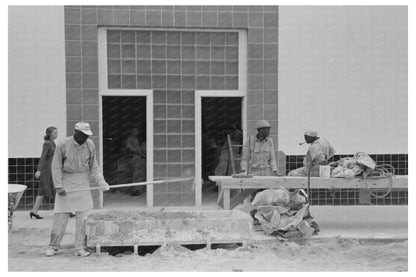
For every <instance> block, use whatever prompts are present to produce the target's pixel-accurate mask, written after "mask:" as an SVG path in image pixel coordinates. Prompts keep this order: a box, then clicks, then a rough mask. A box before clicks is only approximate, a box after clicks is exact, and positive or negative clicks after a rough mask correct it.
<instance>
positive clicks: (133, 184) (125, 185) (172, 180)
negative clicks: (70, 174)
mask: <svg viewBox="0 0 416 277" xmlns="http://www.w3.org/2000/svg"><path fill="white" fill-rule="evenodd" d="M192 179H194V177H190V178H180V179H170V180H159V181H149V182H140V183H130V184H120V185H114V186H110V189H115V188H127V187H135V186H145V185H150V184H163V183H173V182H184V181H189V180H192ZM96 189H100V187H94V188H84V189H73V190H67V191H65V192H76V191H87V190H96Z"/></svg>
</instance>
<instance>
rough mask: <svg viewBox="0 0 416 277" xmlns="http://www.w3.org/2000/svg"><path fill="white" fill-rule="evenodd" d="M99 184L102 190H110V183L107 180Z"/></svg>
mask: <svg viewBox="0 0 416 277" xmlns="http://www.w3.org/2000/svg"><path fill="white" fill-rule="evenodd" d="M99 186H100V191H109V190H110V186H109V185H108V183H107V182H106V181H102V182H100V183H99Z"/></svg>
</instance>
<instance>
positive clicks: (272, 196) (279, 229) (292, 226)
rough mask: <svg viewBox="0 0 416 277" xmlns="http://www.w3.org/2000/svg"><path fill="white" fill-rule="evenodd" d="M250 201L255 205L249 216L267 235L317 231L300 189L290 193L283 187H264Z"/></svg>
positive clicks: (299, 233)
mask: <svg viewBox="0 0 416 277" xmlns="http://www.w3.org/2000/svg"><path fill="white" fill-rule="evenodd" d="M251 204H252V205H253V206H254V209H253V210H252V211H251V215H252V217H253V218H254V219H255V222H256V223H259V224H260V225H261V227H262V228H263V231H264V232H265V233H266V234H268V235H273V236H281V237H284V238H292V237H310V236H312V235H313V234H317V233H318V232H319V227H318V224H317V223H316V222H315V221H312V219H313V218H312V217H311V215H310V212H309V204H308V203H307V195H306V193H305V192H304V191H303V190H301V189H297V190H295V191H293V192H289V191H288V190H286V189H285V188H283V187H280V188H278V189H266V190H264V191H261V192H259V193H257V195H256V196H255V198H254V200H253V202H252V203H251Z"/></svg>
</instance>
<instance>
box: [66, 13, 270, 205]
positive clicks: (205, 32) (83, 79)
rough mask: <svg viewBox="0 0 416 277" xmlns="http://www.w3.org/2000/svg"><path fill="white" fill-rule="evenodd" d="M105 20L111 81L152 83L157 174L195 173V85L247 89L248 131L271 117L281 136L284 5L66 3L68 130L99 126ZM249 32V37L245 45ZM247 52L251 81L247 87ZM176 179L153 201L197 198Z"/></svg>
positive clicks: (148, 86)
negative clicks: (80, 124) (242, 71)
mask: <svg viewBox="0 0 416 277" xmlns="http://www.w3.org/2000/svg"><path fill="white" fill-rule="evenodd" d="M100 27H102V28H105V27H112V28H111V29H109V30H108V31H106V37H107V43H106V46H107V59H106V61H107V70H108V72H107V73H106V74H107V77H108V78H107V80H108V83H107V85H108V90H112V89H114V90H125V89H126V90H135V89H137V90H152V91H153V103H154V105H153V119H147V120H153V126H154V127H153V128H154V129H153V132H154V136H153V149H154V150H153V157H154V167H153V172H154V174H153V177H154V179H165V178H172V177H181V176H182V175H183V172H185V171H187V172H189V171H191V172H193V173H195V158H194V157H195V128H194V125H195V102H194V101H195V97H194V95H195V91H196V90H204V91H206V90H221V91H233V90H239V89H240V90H241V89H243V90H244V93H245V94H246V96H247V130H249V131H250V130H252V129H253V127H254V122H255V121H256V120H258V119H267V120H269V121H270V122H271V124H272V137H273V139H274V141H275V145H277V127H278V126H277V122H278V119H277V112H278V110H277V104H278V97H277V73H278V72H277V55H278V51H277V49H278V7H277V6H268V7H263V6H96V7H95V6H81V7H79V6H67V7H65V55H66V87H67V126H68V130H67V132H68V134H70V133H71V132H72V126H73V125H74V123H76V122H77V121H79V120H84V121H88V122H90V124H91V125H92V131H93V133H94V134H97V135H98V134H99V97H100V92H99V74H98V72H99V68H98V64H99V61H98V60H99V53H98V49H99V46H98V43H99V42H98V40H99V39H98V33H99V31H98V29H99V28H100ZM241 35H243V36H246V41H247V44H246V45H239V41H241V38H239V36H241ZM242 51H244V52H246V54H245V55H246V59H247V68H248V72H247V77H246V78H244V80H247V81H246V85H245V86H246V88H239V78H238V77H239V54H240V55H241V53H242ZM240 58H241V57H240ZM244 77H245V76H244ZM240 81H241V80H240ZM179 130H180V131H179ZM92 139H93V140H94V142H95V144H96V145H99V144H100V143H101V142H100V140H99V137H98V136H96V135H95V136H93V137H92ZM97 148H98V147H97ZM276 150H277V149H276ZM169 187H170V188H173V187H176V189H174V190H173V191H172V189H168V187H167V186H166V185H155V187H154V194H155V195H154V205H178V204H189V205H193V204H195V200H194V199H195V191H190V190H189V187H187V186H184V185H183V184H182V186H180V185H179V184H178V185H177V186H169ZM96 197H98V194H97V195H96Z"/></svg>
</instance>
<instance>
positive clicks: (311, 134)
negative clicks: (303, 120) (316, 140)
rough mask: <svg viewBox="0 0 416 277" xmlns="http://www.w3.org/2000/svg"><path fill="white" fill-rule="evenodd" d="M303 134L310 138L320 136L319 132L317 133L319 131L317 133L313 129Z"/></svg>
mask: <svg viewBox="0 0 416 277" xmlns="http://www.w3.org/2000/svg"><path fill="white" fill-rule="evenodd" d="M303 133H304V134H305V135H306V136H309V137H317V136H318V132H317V131H315V130H313V129H308V130H305V131H304V132H303Z"/></svg>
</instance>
